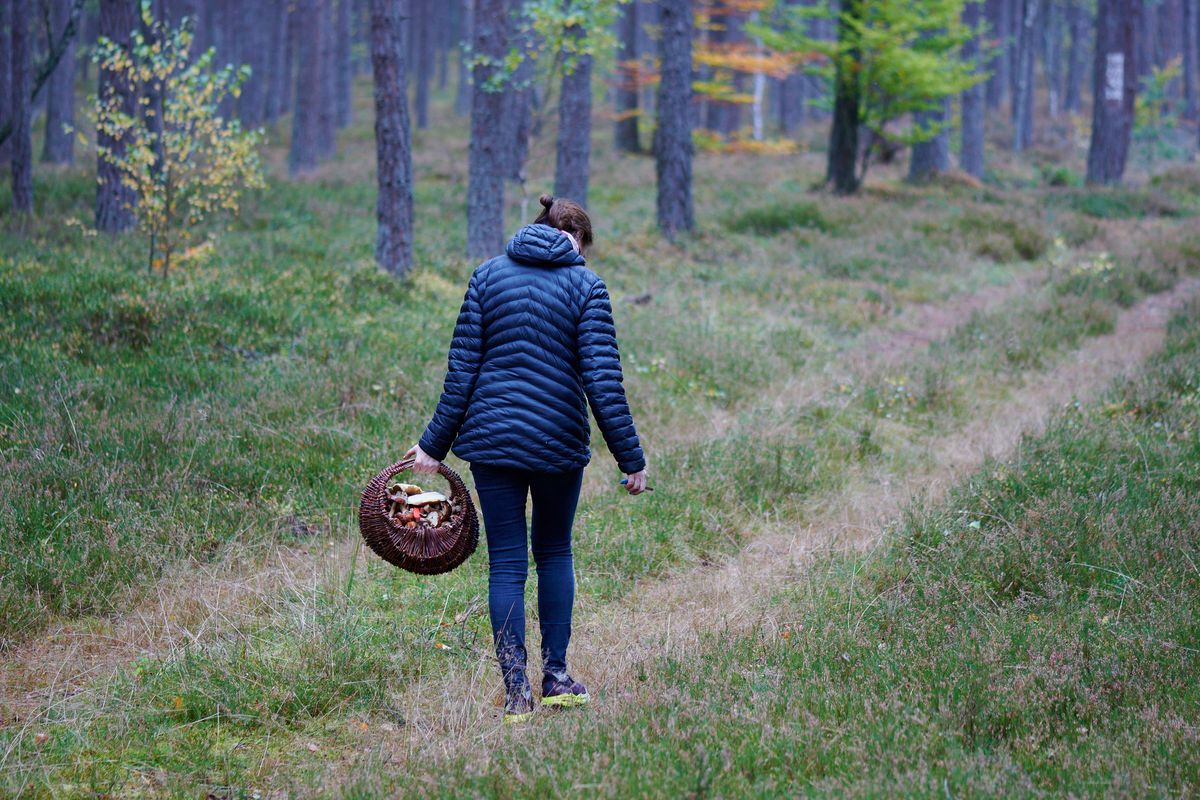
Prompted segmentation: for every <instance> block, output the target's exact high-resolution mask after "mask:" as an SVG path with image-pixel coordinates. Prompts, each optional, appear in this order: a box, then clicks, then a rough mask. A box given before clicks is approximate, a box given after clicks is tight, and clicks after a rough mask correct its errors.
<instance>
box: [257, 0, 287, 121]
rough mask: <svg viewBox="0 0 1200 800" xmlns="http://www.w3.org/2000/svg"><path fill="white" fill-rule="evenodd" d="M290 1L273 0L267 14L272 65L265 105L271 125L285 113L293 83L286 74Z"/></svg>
mask: <svg viewBox="0 0 1200 800" xmlns="http://www.w3.org/2000/svg"><path fill="white" fill-rule="evenodd" d="M287 7H288V0H271V2H270V5H269V7H268V10H267V13H268V15H269V19H268V21H267V24H269V25H270V26H271V30H270V40H269V43H268V45H267V46H268V49H269V51H270V53H269V55H268V57H267V63H268V64H269V65H270V71H269V74H267V75H265V76H263V77H264V78H265V79H266V85H267V96H266V98H265V100H264V103H263V114H264V116H265V120H264V121H265V122H266V123H267V124H271V123H273V122H275V120H277V119H279V116H280V114H282V113H283V95H284V93H285V92H287V91H288V90H289V89H290V88H291V85H292V83H291V81H290V80H289V79H288V76H287V75H286V74H285V73H284V60H285V53H284V51H285V49H286V47H287V18H288V13H287Z"/></svg>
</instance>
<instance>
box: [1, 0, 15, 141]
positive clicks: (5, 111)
mask: <svg viewBox="0 0 1200 800" xmlns="http://www.w3.org/2000/svg"><path fill="white" fill-rule="evenodd" d="M12 4H13V0H0V128H7V127H9V126H10V125H11V123H12V95H13V87H12V55H11V53H12V36H11V34H12ZM11 152H12V147H11V146H10V143H9V141H8V140H4V141H0V160H3V161H7V160H8V159H9V156H10V154H11Z"/></svg>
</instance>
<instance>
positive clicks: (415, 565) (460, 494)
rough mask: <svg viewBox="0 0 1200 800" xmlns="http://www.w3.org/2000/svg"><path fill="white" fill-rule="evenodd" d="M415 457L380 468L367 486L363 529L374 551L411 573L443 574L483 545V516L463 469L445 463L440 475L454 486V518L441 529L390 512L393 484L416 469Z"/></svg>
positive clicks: (361, 512)
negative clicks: (461, 472) (402, 520)
mask: <svg viewBox="0 0 1200 800" xmlns="http://www.w3.org/2000/svg"><path fill="white" fill-rule="evenodd" d="M412 465H413V460H412V459H411V458H408V459H404V460H403V461H397V462H396V463H395V464H392V465H391V466H390V467H388V468H387V469H385V470H383V471H382V472H380V473H379V474H378V475H376V476H375V477H374V478H372V479H371V481H370V483H368V484H367V488H366V489H364V490H363V494H362V503H361V504H360V505H359V507H358V529H359V530H360V531H362V535H363V539H365V540H366V542H367V546H368V547H370V548H371V549H372V550H374V551H375V554H376V555H377V556H379V557H380V558H382V559H383V560H384V561H387V562H388V563H389V564H394V565H396V566H397V567H400V568H401V569H406V570H408V571H409V572H416V573H418V574H420V575H438V574H441V573H443V572H449V571H450V570H452V569H454V568H455V567H457V566H458V565H459V564H461V563H463V562H464V561H466V560H467V559H468V558H469V557H470V555H471V554H472V553H474V552H475V547H476V545H478V544H479V515H478V514H477V513H476V512H475V504H474V503H473V502H471V493H470V492H469V491H467V485H466V484H465V483H463V479H462V478H460V477H459V476H458V473H457V472H455V471H454V470H452V469H450V468H449V467H447V466H446V465H445V464H442V465H441V466H440V467H438V473H439V474H440V475H441V476H442V477H443V478H445V479H446V482H447V483H449V484H450V504H451V507H452V508H453V511H452V513H451V514H450V517H449V519H447V520H445V521H444V522H442V523H441V524H439V525H438V526H437V527H436V528H430V527H428V526H426V525H417V526H416V527H414V528H407V527H405V526H403V525H401V524H400V523H398V522H396V521H395V520H393V519H392V518H391V517H389V516H388V513H387V510H388V493H387V490H388V485H389V484H391V482H392V480H393V479H394V478H395V477H396V476H397V475H399V474H400V473H402V472H407V471H408V470H410V469H412Z"/></svg>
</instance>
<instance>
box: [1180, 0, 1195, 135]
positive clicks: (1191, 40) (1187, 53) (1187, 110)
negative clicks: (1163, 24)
mask: <svg viewBox="0 0 1200 800" xmlns="http://www.w3.org/2000/svg"><path fill="white" fill-rule="evenodd" d="M1196 3H1197V0H1183V7H1182V8H1181V9H1180V14H1181V16H1182V21H1183V35H1182V39H1183V41H1182V46H1183V118H1184V119H1187V120H1191V121H1193V122H1195V121H1196V120H1197V119H1200V114H1198V113H1197V102H1196V78H1197V75H1196V56H1197V51H1196V47H1197V38H1198V35H1200V31H1198V30H1197V19H1196V17H1197V16H1198V15H1197V5H1196Z"/></svg>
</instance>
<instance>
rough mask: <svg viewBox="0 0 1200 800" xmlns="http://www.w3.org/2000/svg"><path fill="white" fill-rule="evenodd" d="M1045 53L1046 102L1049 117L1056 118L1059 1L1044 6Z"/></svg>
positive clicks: (1058, 105) (1060, 26)
mask: <svg viewBox="0 0 1200 800" xmlns="http://www.w3.org/2000/svg"><path fill="white" fill-rule="evenodd" d="M1044 14H1045V25H1044V28H1043V32H1044V34H1045V53H1044V55H1043V57H1042V62H1043V66H1044V69H1045V71H1046V100H1047V103H1048V104H1049V107H1050V108H1049V110H1050V116H1052V117H1057V116H1058V114H1059V111H1060V110H1061V108H1062V95H1061V92H1062V41H1063V17H1064V11H1063V7H1062V2H1061V0H1049V2H1047V3H1046V4H1045V11H1044Z"/></svg>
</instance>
